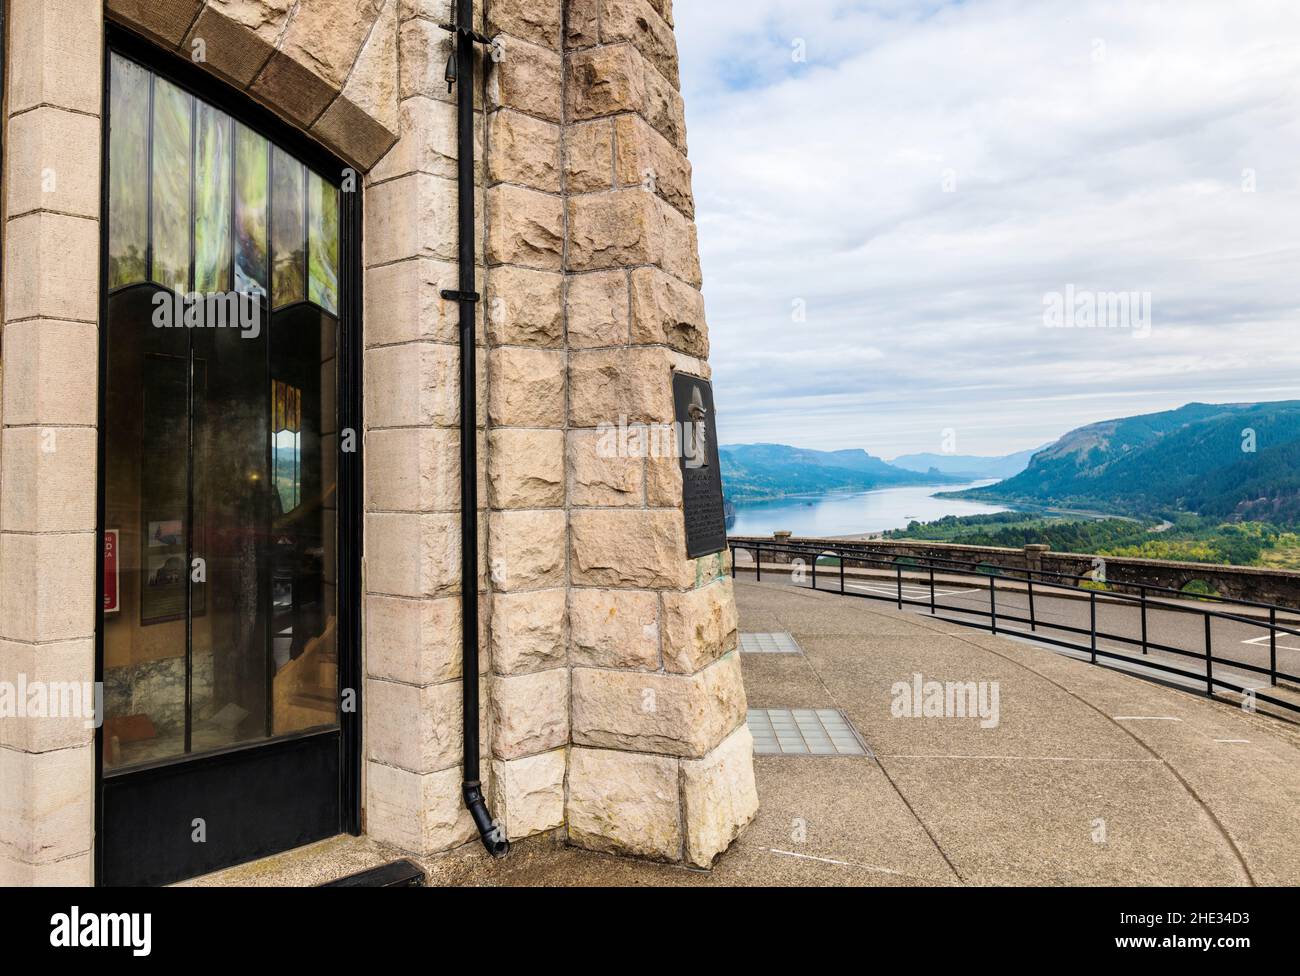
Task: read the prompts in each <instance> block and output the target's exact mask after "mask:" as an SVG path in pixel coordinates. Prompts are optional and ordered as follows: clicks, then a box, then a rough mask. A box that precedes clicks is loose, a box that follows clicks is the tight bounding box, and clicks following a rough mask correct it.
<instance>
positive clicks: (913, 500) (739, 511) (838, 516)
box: [727, 481, 1007, 536]
mask: <svg viewBox="0 0 1300 976" xmlns="http://www.w3.org/2000/svg"><path fill="white" fill-rule="evenodd" d="M993 483H994V482H992V481H973V482H971V483H970V484H965V485H920V486H911V487H907V488H877V489H876V490H874V491H852V492H849V491H844V492H827V493H824V494H820V495H791V496H790V497H788V498H776V499H772V500H771V501H762V502H737V503H736V520H735V522H734V523H728V525H727V533H728V534H729V535H771V534H772V533H773V532H775V531H779V530H789V531H790V532H793V533H794V534H795V535H802V536H842V535H861V534H863V533H867V532H884V531H885V530H886V529H905V528H907V524H908V523H909V522H911V521H913V520H915V521H918V522H933V521H934V520H935V519H941V518H943V517H944V516H945V515H989V514H992V513H993V512H1005V511H1007V507H1006V506H1005V505H986V504H983V503H979V502H968V501H959V500H957V499H953V498H935V497H934V496H935V493H936V492H941V491H961V490H962V489H964V488H977V487H979V486H981V485H989V484H993Z"/></svg>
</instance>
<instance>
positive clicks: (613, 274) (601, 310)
mask: <svg viewBox="0 0 1300 976" xmlns="http://www.w3.org/2000/svg"><path fill="white" fill-rule="evenodd" d="M629 303H630V299H629V297H628V274H627V272H626V271H621V270H620V271H597V272H593V273H591V274H582V275H574V276H572V277H570V278H569V292H568V297H567V307H568V317H569V346H570V348H573V349H587V348H595V347H598V346H621V345H625V344H626V343H627V341H628V332H629V330H628V319H629Z"/></svg>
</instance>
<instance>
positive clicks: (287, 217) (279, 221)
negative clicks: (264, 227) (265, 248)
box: [271, 146, 307, 308]
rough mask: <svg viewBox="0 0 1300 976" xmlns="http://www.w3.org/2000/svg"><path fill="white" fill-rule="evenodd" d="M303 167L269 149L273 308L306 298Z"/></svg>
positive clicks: (282, 152) (304, 169)
mask: <svg viewBox="0 0 1300 976" xmlns="http://www.w3.org/2000/svg"><path fill="white" fill-rule="evenodd" d="M306 175H307V168H306V167H305V166H303V164H302V163H300V162H298V161H297V160H296V159H294V158H293V157H292V156H290V155H289V154H288V153H286V152H285V151H284V150H282V149H281V148H280V147H279V146H275V147H273V148H272V150H271V207H272V213H271V255H272V260H273V261H274V262H275V263H274V266H273V267H272V270H271V300H272V303H273V305H274V307H276V308H279V307H280V306H281V305H288V304H290V303H292V302H300V301H302V300H303V299H304V298H306V297H307V241H306V230H307V223H306V215H305V214H304V212H303V193H304V191H305V189H306V186H305V183H306Z"/></svg>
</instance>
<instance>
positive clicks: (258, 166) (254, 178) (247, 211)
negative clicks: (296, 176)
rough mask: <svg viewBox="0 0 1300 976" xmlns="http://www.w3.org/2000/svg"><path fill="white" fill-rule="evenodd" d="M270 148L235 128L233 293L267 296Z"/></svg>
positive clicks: (265, 143) (256, 136) (258, 138)
mask: <svg viewBox="0 0 1300 976" xmlns="http://www.w3.org/2000/svg"><path fill="white" fill-rule="evenodd" d="M270 167H271V144H270V143H269V142H267V141H266V140H265V139H263V138H262V137H261V136H259V135H258V134H257V133H255V132H253V131H252V130H251V129H246V128H245V127H244V126H242V125H238V124H236V126H235V290H236V291H238V292H242V293H243V294H245V295H258V296H261V297H263V298H265V297H266V294H267V275H266V272H267V266H266V255H267V251H266V247H267V226H266V222H267V202H268V201H269V200H270V178H271V176H270V174H271V170H270Z"/></svg>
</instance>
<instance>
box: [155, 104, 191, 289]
mask: <svg viewBox="0 0 1300 976" xmlns="http://www.w3.org/2000/svg"><path fill="white" fill-rule="evenodd" d="M192 102H193V99H192V98H191V97H190V96H189V94H187V93H186V92H184V91H182V90H181V89H179V88H177V87H176V86H175V85H173V84H171V83H170V82H168V81H165V80H163V79H162V78H156V79H154V95H153V280H154V281H156V282H157V283H158V284H160V285H162V286H163V287H164V288H171V289H172V290H173V291H179V292H188V291H189V283H190V156H191V151H192V147H191V145H190V127H191V119H192V114H193V113H192V107H193V106H192Z"/></svg>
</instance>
